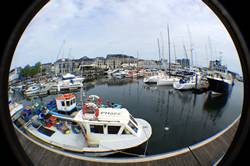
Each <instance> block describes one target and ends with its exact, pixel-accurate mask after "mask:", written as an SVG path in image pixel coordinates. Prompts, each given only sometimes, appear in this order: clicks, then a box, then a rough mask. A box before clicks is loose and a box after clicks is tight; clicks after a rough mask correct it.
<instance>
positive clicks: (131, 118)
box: [129, 115, 138, 125]
mask: <svg viewBox="0 0 250 166" xmlns="http://www.w3.org/2000/svg"><path fill="white" fill-rule="evenodd" d="M129 117H130V120H132V121H133V122H134V124H136V125H138V124H137V122H136V120H135V119H134V118H133V117H132V116H131V115H129Z"/></svg>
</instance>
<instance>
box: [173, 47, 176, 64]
mask: <svg viewBox="0 0 250 166" xmlns="http://www.w3.org/2000/svg"><path fill="white" fill-rule="evenodd" d="M173 45H174V62H175V63H176V50H175V44H173Z"/></svg>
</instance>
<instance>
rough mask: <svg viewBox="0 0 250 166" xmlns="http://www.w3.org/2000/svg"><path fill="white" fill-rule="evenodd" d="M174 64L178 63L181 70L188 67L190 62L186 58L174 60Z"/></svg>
mask: <svg viewBox="0 0 250 166" xmlns="http://www.w3.org/2000/svg"><path fill="white" fill-rule="evenodd" d="M176 63H179V64H180V65H181V68H183V69H184V68H189V67H190V60H189V59H187V58H182V59H176Z"/></svg>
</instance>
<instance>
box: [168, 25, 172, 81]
mask: <svg viewBox="0 0 250 166" xmlns="http://www.w3.org/2000/svg"><path fill="white" fill-rule="evenodd" d="M168 58H169V66H168V70H169V77H171V72H170V65H171V59H170V58H171V56H170V35H169V25H168Z"/></svg>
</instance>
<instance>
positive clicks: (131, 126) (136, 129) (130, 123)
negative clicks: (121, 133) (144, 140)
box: [128, 121, 138, 133]
mask: <svg viewBox="0 0 250 166" xmlns="http://www.w3.org/2000/svg"><path fill="white" fill-rule="evenodd" d="M128 126H129V127H130V128H131V129H133V130H134V131H135V132H136V133H137V131H138V128H137V127H136V126H135V125H134V124H133V123H132V122H131V121H129V122H128Z"/></svg>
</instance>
